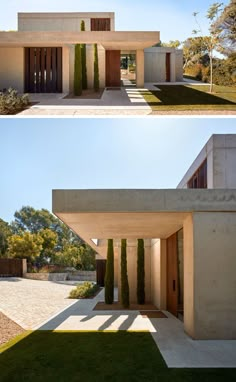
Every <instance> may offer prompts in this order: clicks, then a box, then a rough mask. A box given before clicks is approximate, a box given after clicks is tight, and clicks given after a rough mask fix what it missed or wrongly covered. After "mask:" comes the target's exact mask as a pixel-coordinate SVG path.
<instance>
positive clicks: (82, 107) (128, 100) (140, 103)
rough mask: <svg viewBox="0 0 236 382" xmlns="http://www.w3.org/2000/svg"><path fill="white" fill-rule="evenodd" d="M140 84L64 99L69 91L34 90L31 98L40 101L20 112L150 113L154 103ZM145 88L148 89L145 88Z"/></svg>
mask: <svg viewBox="0 0 236 382" xmlns="http://www.w3.org/2000/svg"><path fill="white" fill-rule="evenodd" d="M139 90H140V89H137V88H136V87H131V86H127V87H121V88H120V89H117V90H109V89H105V90H104V92H103V95H102V97H101V98H100V99H78V98H73V99H64V97H65V95H66V94H31V95H30V101H31V102H38V103H37V104H36V105H33V106H32V107H31V108H29V109H27V110H24V111H22V112H21V113H19V114H17V116H19V117H21V116H32V115H64V116H68V115H72V116H78V115H147V114H150V113H151V111H152V110H151V107H150V106H149V105H148V104H147V103H146V101H145V99H144V98H143V97H142V95H141V94H140V93H139ZM142 90H145V89H142Z"/></svg>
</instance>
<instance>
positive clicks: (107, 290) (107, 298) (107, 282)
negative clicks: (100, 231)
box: [105, 239, 114, 304]
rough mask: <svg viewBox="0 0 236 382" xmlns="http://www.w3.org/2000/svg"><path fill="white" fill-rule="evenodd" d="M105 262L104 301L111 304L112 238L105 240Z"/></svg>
mask: <svg viewBox="0 0 236 382" xmlns="http://www.w3.org/2000/svg"><path fill="white" fill-rule="evenodd" d="M107 244H108V246H107V262H106V273H105V303H106V304H112V303H113V300H114V249H113V239H108V242H107Z"/></svg>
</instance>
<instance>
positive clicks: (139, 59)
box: [136, 49, 144, 88]
mask: <svg viewBox="0 0 236 382" xmlns="http://www.w3.org/2000/svg"><path fill="white" fill-rule="evenodd" d="M136 86H137V88H143V87H144V50H143V49H140V50H136Z"/></svg>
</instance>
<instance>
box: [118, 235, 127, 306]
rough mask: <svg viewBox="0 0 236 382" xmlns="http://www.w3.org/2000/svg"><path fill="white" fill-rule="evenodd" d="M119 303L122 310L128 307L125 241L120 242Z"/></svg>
mask: <svg viewBox="0 0 236 382" xmlns="http://www.w3.org/2000/svg"><path fill="white" fill-rule="evenodd" d="M120 270H121V302H122V305H123V307H124V308H128V307H129V282H128V275H127V254H126V239H122V240H121V268H120Z"/></svg>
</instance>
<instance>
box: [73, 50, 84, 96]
mask: <svg viewBox="0 0 236 382" xmlns="http://www.w3.org/2000/svg"><path fill="white" fill-rule="evenodd" d="M81 94H82V64H81V47H80V44H76V45H75V65H74V95H76V96H80V95H81Z"/></svg>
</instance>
